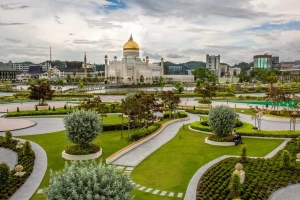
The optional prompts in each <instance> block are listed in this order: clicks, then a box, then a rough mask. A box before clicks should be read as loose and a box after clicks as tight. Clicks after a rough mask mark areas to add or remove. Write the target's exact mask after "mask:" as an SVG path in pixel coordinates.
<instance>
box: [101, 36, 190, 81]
mask: <svg viewBox="0 0 300 200" xmlns="http://www.w3.org/2000/svg"><path fill="white" fill-rule="evenodd" d="M139 50H140V47H139V45H138V44H137V43H136V42H135V41H133V38H132V35H131V36H130V38H129V40H128V41H127V42H126V43H125V44H124V46H123V58H122V60H117V57H116V56H115V57H114V60H112V61H108V57H107V55H105V57H104V59H105V78H106V79H107V80H109V81H112V82H123V83H125V84H133V83H135V84H137V83H152V82H157V80H158V79H159V77H160V76H162V77H163V78H171V79H172V80H173V81H180V82H194V75H164V59H163V58H161V62H160V63H149V57H148V56H146V59H143V60H142V59H141V58H140V57H139V54H140V52H139Z"/></svg>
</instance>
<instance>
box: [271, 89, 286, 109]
mask: <svg viewBox="0 0 300 200" xmlns="http://www.w3.org/2000/svg"><path fill="white" fill-rule="evenodd" d="M266 91H267V93H266V95H267V99H268V101H273V105H272V108H274V109H275V108H276V107H277V109H278V104H279V102H282V101H283V102H287V101H289V100H290V94H287V93H286V92H284V90H283V89H282V88H281V87H274V86H273V87H272V86H270V88H267V89H266Z"/></svg>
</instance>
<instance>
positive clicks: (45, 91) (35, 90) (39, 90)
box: [28, 82, 54, 105]
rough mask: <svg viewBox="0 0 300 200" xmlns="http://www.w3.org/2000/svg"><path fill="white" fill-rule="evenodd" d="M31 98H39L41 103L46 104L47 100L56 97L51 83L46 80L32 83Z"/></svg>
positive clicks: (30, 88)
mask: <svg viewBox="0 0 300 200" xmlns="http://www.w3.org/2000/svg"><path fill="white" fill-rule="evenodd" d="M28 89H29V90H30V94H29V99H33V100H38V101H39V105H45V104H46V103H45V102H46V100H52V99H53V97H54V90H51V87H50V84H49V83H46V82H39V83H38V85H33V84H32V85H30V87H29V88H28ZM46 105H47V104H46Z"/></svg>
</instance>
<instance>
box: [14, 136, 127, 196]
mask: <svg viewBox="0 0 300 200" xmlns="http://www.w3.org/2000/svg"><path fill="white" fill-rule="evenodd" d="M123 134H124V138H126V134H127V131H126V132H124V133H123ZM120 135H121V131H107V132H103V133H102V134H101V135H99V136H98V137H97V139H96V140H95V141H94V143H100V146H101V147H102V150H103V154H102V156H101V157H100V158H98V159H97V160H98V161H100V160H102V161H103V162H104V163H105V159H106V158H107V157H108V156H110V155H112V154H113V153H115V152H116V151H118V150H120V149H122V148H123V147H125V146H127V145H129V144H130V143H131V142H127V140H126V139H122V140H121V139H120ZM19 138H22V139H26V140H30V141H33V142H36V143H38V144H39V145H40V146H41V147H43V148H44V149H45V151H46V153H47V156H48V168H47V171H46V174H45V176H44V178H43V181H42V183H41V185H40V187H39V189H40V188H44V187H46V186H47V185H48V183H49V179H50V177H49V175H50V169H52V170H54V171H57V170H61V169H63V166H64V163H65V160H64V159H63V158H62V157H61V153H62V151H63V150H64V148H65V147H66V146H68V145H70V144H71V143H70V142H69V141H68V140H67V139H66V136H65V131H60V132H55V133H49V134H42V135H32V136H22V137H19ZM31 199H33V200H36V199H44V196H43V195H41V194H34V195H33V197H32V198H31Z"/></svg>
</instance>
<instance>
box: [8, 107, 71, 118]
mask: <svg viewBox="0 0 300 200" xmlns="http://www.w3.org/2000/svg"><path fill="white" fill-rule="evenodd" d="M75 109H76V108H72V109H68V110H65V109H63V108H57V109H55V111H52V110H38V111H35V110H25V111H20V112H9V113H7V114H6V115H5V117H18V116H32V115H63V114H68V113H71V112H73V110H75Z"/></svg>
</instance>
